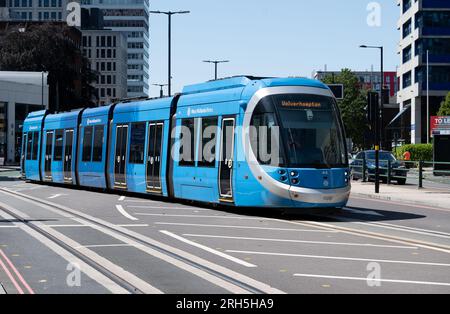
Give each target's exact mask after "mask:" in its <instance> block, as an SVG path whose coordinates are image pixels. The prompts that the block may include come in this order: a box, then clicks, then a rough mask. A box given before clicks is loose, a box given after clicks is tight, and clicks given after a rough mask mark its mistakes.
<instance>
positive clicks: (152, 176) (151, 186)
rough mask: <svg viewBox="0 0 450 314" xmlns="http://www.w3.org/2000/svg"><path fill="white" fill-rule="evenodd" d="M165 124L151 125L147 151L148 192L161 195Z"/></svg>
mask: <svg viewBox="0 0 450 314" xmlns="http://www.w3.org/2000/svg"><path fill="white" fill-rule="evenodd" d="M163 130H164V123H162V122H161V123H149V127H148V149H147V190H148V191H149V192H156V193H161V154H162V143H163V139H162V138H163Z"/></svg>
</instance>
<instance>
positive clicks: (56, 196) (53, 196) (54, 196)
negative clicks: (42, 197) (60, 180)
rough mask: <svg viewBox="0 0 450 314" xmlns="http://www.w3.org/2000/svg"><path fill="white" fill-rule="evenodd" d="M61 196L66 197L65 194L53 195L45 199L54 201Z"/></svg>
mask: <svg viewBox="0 0 450 314" xmlns="http://www.w3.org/2000/svg"><path fill="white" fill-rule="evenodd" d="M63 195H66V194H53V195H52V196H50V197H47V198H48V199H54V198H58V197H60V196H63Z"/></svg>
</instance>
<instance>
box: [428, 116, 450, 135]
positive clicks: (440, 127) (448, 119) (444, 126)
mask: <svg viewBox="0 0 450 314" xmlns="http://www.w3.org/2000/svg"><path fill="white" fill-rule="evenodd" d="M430 131H431V136H434V135H450V116H436V117H431V121H430Z"/></svg>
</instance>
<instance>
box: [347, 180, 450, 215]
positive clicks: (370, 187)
mask: <svg viewBox="0 0 450 314" xmlns="http://www.w3.org/2000/svg"><path fill="white" fill-rule="evenodd" d="M409 182H411V181H408V183H407V184H406V185H396V184H394V183H393V184H390V185H387V184H380V193H379V194H376V193H375V183H374V182H361V181H353V182H352V195H355V196H365V197H369V198H373V199H380V200H387V201H400V202H404V203H408V204H419V205H423V206H433V207H439V208H445V209H450V185H446V184H436V183H430V184H427V183H425V184H424V188H421V189H419V188H418V183H417V182H413V183H409Z"/></svg>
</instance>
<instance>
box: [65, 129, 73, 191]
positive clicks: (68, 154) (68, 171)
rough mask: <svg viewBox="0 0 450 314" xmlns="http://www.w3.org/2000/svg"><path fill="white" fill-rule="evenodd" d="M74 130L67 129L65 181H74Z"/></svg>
mask: <svg viewBox="0 0 450 314" xmlns="http://www.w3.org/2000/svg"><path fill="white" fill-rule="evenodd" d="M72 150H73V130H66V140H65V147H64V181H67V182H72Z"/></svg>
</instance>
